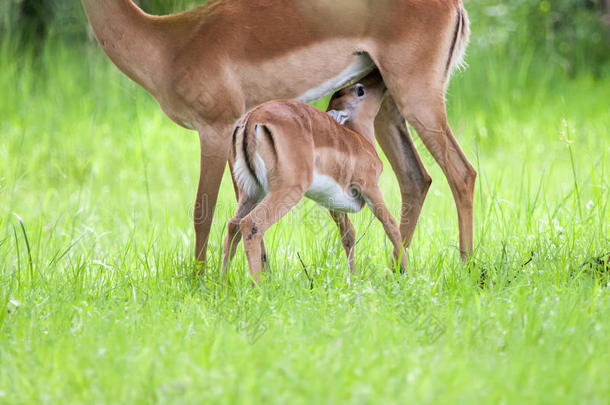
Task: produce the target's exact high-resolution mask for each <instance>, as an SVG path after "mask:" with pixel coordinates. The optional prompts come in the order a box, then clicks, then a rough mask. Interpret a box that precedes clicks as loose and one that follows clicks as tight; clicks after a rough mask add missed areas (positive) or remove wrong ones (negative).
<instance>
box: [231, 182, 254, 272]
mask: <svg viewBox="0 0 610 405" xmlns="http://www.w3.org/2000/svg"><path fill="white" fill-rule="evenodd" d="M256 203H257V200H256V198H253V197H249V196H247V195H246V193H243V192H242V193H241V196H240V197H239V205H238V207H237V211H236V212H235V216H234V217H233V219H231V220H230V221H229V224H228V225H227V235H226V236H225V241H224V245H223V247H222V271H225V270H227V268H228V267H229V263H230V262H231V261H232V260H233V257H234V256H235V252H236V251H237V245H239V242H240V241H241V231H240V229H239V223H240V222H241V220H242V218H243V217H245V216H246V215H248V214H249V213H250V211H252V210H253V209H254V207H255V206H256ZM261 250H264V247H263V249H261Z"/></svg>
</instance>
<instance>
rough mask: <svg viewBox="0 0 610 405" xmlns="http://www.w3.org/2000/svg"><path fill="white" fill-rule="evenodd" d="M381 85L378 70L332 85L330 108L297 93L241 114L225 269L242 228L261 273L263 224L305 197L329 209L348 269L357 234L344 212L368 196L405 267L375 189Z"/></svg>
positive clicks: (256, 273)
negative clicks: (236, 191) (338, 88)
mask: <svg viewBox="0 0 610 405" xmlns="http://www.w3.org/2000/svg"><path fill="white" fill-rule="evenodd" d="M385 90H386V88H385V85H384V83H383V79H382V78H381V75H380V74H379V71H377V70H375V71H373V72H371V73H370V74H369V75H368V76H366V77H365V78H364V79H363V80H362V81H361V82H360V83H357V84H354V85H351V86H349V87H347V88H345V89H343V90H341V91H339V92H337V93H335V94H334V95H333V97H332V99H331V101H330V104H329V106H328V109H329V111H328V114H326V113H324V112H322V111H320V110H318V109H317V108H314V107H311V106H309V105H308V104H303V103H300V102H298V101H287V100H274V101H269V102H267V103H264V104H261V105H260V106H258V107H255V108H254V109H253V110H251V111H249V112H248V113H247V114H246V115H245V116H244V117H243V118H242V119H241V120H240V122H239V123H238V125H237V127H236V129H235V131H234V132H233V140H232V145H231V146H232V147H231V153H230V163H231V164H232V166H233V170H232V175H233V179H234V182H235V184H237V186H238V188H239V207H238V208H237V212H236V213H235V217H234V218H233V219H232V220H231V221H230V222H229V225H228V230H227V236H226V238H225V242H224V246H223V265H222V267H223V269H226V268H227V266H228V263H229V261H230V260H231V259H232V258H233V256H234V255H235V249H236V247H237V244H238V243H239V241H240V239H241V238H242V235H243V239H244V246H245V249H246V256H247V258H248V265H249V267H250V275H251V276H252V277H253V280H254V281H258V279H259V278H260V275H261V271H262V270H263V268H262V266H263V263H264V262H265V261H266V253H265V250H264V246H263V236H264V234H265V232H266V231H267V229H269V227H271V226H272V225H273V224H274V223H276V222H277V221H279V220H280V219H281V218H282V217H283V216H284V215H286V214H287V213H288V211H289V210H290V209H291V208H292V207H294V206H295V205H296V204H297V203H298V202H299V201H301V199H302V198H303V197H308V198H310V199H312V200H314V201H315V202H317V203H318V204H320V205H322V206H323V207H325V208H328V209H329V210H330V214H331V216H332V217H333V219H334V221H335V222H336V223H337V225H338V226H339V231H340V232H341V242H342V244H343V248H344V249H345V253H346V255H347V259H348V263H349V269H350V274H351V272H352V271H353V270H354V267H355V262H354V245H355V242H356V234H355V231H354V227H353V225H352V223H351V222H350V220H349V217H348V216H347V213H353V212H358V211H360V210H361V209H362V208H363V207H364V205H365V204H368V206H369V207H370V208H371V210H372V211H373V214H374V215H375V216H376V217H377V219H378V220H379V221H380V222H381V223H382V225H383V227H384V229H385V231H386V233H387V235H388V238H389V239H390V241H391V242H392V245H393V246H394V258H395V259H396V261H397V263H400V265H401V267H402V269H403V270H404V269H405V268H406V266H405V262H404V260H406V256H405V255H404V253H405V252H404V249H403V246H402V238H401V235H400V231H399V229H398V225H397V224H396V221H395V220H394V218H393V217H392V215H391V214H390V211H389V210H388V208H387V206H386V204H385V202H384V200H383V194H382V192H381V190H380V189H379V176H380V175H381V171H382V170H383V163H381V160H380V159H379V155H377V150H376V148H375V130H374V128H373V126H374V121H375V116H376V115H377V112H379V108H380V106H381V101H382V100H383V96H384V93H385ZM331 116H332V117H333V118H331Z"/></svg>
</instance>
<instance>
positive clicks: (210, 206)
mask: <svg viewBox="0 0 610 405" xmlns="http://www.w3.org/2000/svg"><path fill="white" fill-rule="evenodd" d="M229 131H230V126H219V127H212V126H204V127H202V128H201V129H199V140H200V144H201V168H200V173H199V187H198V188H197V197H196V200H195V209H194V224H195V257H196V259H197V260H198V261H199V262H201V264H202V271H204V270H205V265H206V250H207V246H208V239H209V236H210V229H211V227H212V220H213V218H214V210H215V208H216V201H217V200H218V192H219V190H220V183H221V181H222V176H223V174H224V171H225V167H226V165H227V160H228V155H229V153H228V152H229V146H230V144H231V137H230V134H229V133H228V132H229Z"/></svg>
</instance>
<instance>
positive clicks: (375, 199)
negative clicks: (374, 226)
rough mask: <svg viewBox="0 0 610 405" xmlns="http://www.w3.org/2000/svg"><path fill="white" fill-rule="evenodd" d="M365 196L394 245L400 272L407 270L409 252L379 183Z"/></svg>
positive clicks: (364, 193) (365, 193) (367, 191)
mask: <svg viewBox="0 0 610 405" xmlns="http://www.w3.org/2000/svg"><path fill="white" fill-rule="evenodd" d="M363 195H364V198H365V200H366V202H367V203H368V205H369V208H370V209H371V211H373V215H375V217H376V218H377V219H378V220H379V222H381V224H382V225H383V229H384V230H385V233H386V234H387V235H388V238H389V239H390V241H391V242H392V245H393V246H394V258H395V259H396V262H397V263H400V272H401V273H406V272H407V254H406V251H405V249H404V247H403V245H402V238H401V236H400V229H399V228H398V224H397V223H396V220H395V219H394V217H393V216H392V214H391V213H390V210H388V207H387V206H386V204H385V201H384V200H383V194H382V192H381V190H380V189H379V187H378V186H377V185H375V186H373V187H370V189H369V190H366V192H363Z"/></svg>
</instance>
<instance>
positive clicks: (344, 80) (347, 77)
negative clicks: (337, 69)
mask: <svg viewBox="0 0 610 405" xmlns="http://www.w3.org/2000/svg"><path fill="white" fill-rule="evenodd" d="M374 67H375V63H374V62H373V60H372V59H371V57H370V56H369V55H368V54H366V53H363V54H360V55H358V56H357V57H356V61H355V62H354V63H352V64H351V65H349V66H348V67H347V69H345V70H344V71H343V72H341V73H340V74H339V75H338V76H336V77H333V78H332V79H330V80H329V81H327V82H325V83H324V84H322V85H321V86H318V87H316V88H315V89H311V90H309V91H308V92H306V93H305V94H303V95H301V96H299V97H298V98H297V99H296V100H297V101H301V102H303V103H311V102H313V101H316V100H320V99H321V98H323V97H325V96H327V95H329V94H331V93H332V92H334V91H335V90H337V89H339V88H341V87H343V86H345V85H346V84H348V83H349V82H351V81H352V80H354V79H359V78H361V77H363V76H364V75H365V74H367V73H369V72H370V71H371V70H373V68H374Z"/></svg>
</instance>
